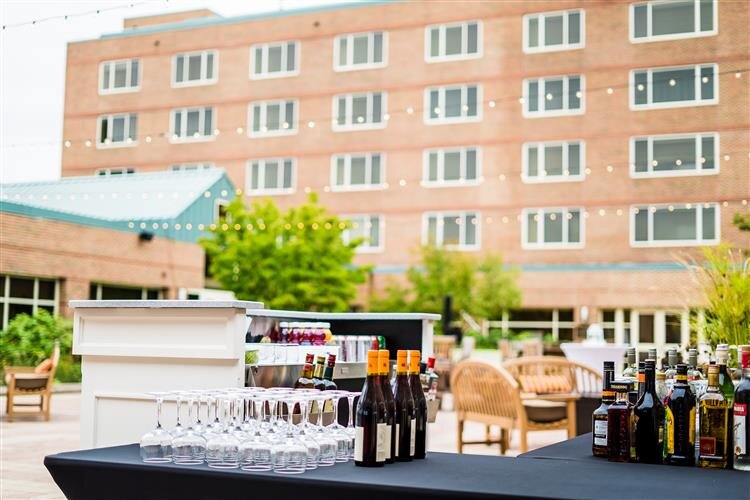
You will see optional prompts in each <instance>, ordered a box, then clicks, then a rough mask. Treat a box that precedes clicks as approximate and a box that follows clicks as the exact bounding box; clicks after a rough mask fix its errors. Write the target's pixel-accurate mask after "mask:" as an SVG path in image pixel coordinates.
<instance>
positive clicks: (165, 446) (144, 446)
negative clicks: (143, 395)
mask: <svg viewBox="0 0 750 500" xmlns="http://www.w3.org/2000/svg"><path fill="white" fill-rule="evenodd" d="M149 394H150V395H151V396H154V398H155V399H156V428H155V429H153V430H151V431H149V432H147V433H146V434H144V435H143V437H141V442H140V451H141V460H143V461H144V462H149V463H166V462H171V461H172V435H171V434H170V433H169V432H168V431H167V430H166V429H164V428H163V427H162V426H161V407H162V403H163V402H164V396H165V395H166V393H164V392H152V393H149Z"/></svg>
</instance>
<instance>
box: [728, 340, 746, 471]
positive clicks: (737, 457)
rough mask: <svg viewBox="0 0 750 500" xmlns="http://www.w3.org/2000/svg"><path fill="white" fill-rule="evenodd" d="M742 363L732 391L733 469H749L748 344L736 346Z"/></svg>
mask: <svg viewBox="0 0 750 500" xmlns="http://www.w3.org/2000/svg"><path fill="white" fill-rule="evenodd" d="M738 349H739V351H740V352H739V354H740V362H741V364H742V380H740V383H739V384H737V388H736V389H735V391H734V403H733V418H732V420H733V422H734V447H733V448H734V453H733V457H732V460H733V464H732V465H733V467H734V469H735V470H750V416H748V415H749V414H750V412H748V406H750V345H743V346H741V347H739V348H738Z"/></svg>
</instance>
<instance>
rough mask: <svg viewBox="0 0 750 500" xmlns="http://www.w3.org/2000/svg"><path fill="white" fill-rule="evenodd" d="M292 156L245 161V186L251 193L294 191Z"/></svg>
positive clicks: (293, 162) (264, 193)
mask: <svg viewBox="0 0 750 500" xmlns="http://www.w3.org/2000/svg"><path fill="white" fill-rule="evenodd" d="M294 164H295V161H294V159H292V158H270V159H266V160H250V161H249V162H248V163H247V169H248V172H247V186H246V189H245V191H247V193H248V194H251V195H267V194H290V193H292V192H293V191H294V187H293V186H294V166H295V165H294Z"/></svg>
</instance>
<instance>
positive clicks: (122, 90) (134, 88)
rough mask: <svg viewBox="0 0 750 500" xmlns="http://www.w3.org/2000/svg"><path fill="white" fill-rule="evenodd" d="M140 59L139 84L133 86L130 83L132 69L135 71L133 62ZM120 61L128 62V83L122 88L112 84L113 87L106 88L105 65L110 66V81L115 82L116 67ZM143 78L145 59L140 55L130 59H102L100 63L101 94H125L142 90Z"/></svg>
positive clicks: (126, 78)
mask: <svg viewBox="0 0 750 500" xmlns="http://www.w3.org/2000/svg"><path fill="white" fill-rule="evenodd" d="M134 61H138V84H137V85H135V86H133V85H130V81H131V77H132V71H133V62H134ZM119 63H127V64H128V66H127V69H126V70H125V80H126V81H127V82H128V85H127V86H125V87H122V88H115V87H114V86H112V88H104V87H103V85H104V67H105V66H110V69H109V79H110V82H108V83H112V84H114V81H113V80H114V78H115V73H114V71H113V70H114V67H115V66H116V65H117V64H119ZM142 79H143V60H142V59H140V58H138V57H133V58H130V59H115V60H112V61H102V62H101V63H99V95H109V94H125V93H128V92H138V91H139V90H141V81H142Z"/></svg>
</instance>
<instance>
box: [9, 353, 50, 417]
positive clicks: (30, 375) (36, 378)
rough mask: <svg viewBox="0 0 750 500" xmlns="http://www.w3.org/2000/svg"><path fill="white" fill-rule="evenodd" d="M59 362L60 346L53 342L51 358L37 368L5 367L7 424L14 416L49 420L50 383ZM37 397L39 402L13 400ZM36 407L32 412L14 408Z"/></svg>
mask: <svg viewBox="0 0 750 500" xmlns="http://www.w3.org/2000/svg"><path fill="white" fill-rule="evenodd" d="M59 361H60V344H59V342H55V348H54V350H53V351H52V356H51V357H50V358H48V359H45V360H44V361H42V362H41V363H39V364H38V365H37V366H35V367H32V366H6V367H5V383H6V385H7V387H8V394H7V398H6V400H5V411H6V413H7V414H8V422H12V421H13V417H14V416H15V415H43V416H44V420H49V418H50V400H51V399H52V382H53V381H54V379H55V371H56V370H57V364H58V362H59ZM27 396H32V397H34V396H38V397H39V402H38V403H37V402H31V403H29V402H22V403H19V402H16V401H15V398H18V397H27ZM17 406H20V407H38V408H39V409H38V410H34V411H17V410H16V409H15V407H17Z"/></svg>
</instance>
